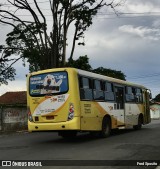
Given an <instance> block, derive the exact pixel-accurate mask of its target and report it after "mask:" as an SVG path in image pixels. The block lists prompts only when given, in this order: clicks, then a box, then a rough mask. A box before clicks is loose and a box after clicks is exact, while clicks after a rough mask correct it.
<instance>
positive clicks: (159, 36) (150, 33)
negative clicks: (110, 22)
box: [119, 25, 160, 41]
mask: <svg viewBox="0 0 160 169" xmlns="http://www.w3.org/2000/svg"><path fill="white" fill-rule="evenodd" d="M119 30H120V31H121V32H123V33H128V34H130V35H133V36H138V37H140V38H144V39H147V40H151V41H158V40H160V29H157V28H149V27H144V26H138V27H134V26H133V25H123V26H120V27H119Z"/></svg>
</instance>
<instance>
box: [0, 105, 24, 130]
mask: <svg viewBox="0 0 160 169" xmlns="http://www.w3.org/2000/svg"><path fill="white" fill-rule="evenodd" d="M0 112H1V130H2V131H17V130H18V131H19V130H26V129H27V108H26V106H14V105H12V106H1V111H0Z"/></svg>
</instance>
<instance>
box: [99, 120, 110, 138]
mask: <svg viewBox="0 0 160 169" xmlns="http://www.w3.org/2000/svg"><path fill="white" fill-rule="evenodd" d="M110 133H111V120H110V118H109V117H104V118H103V121H102V130H101V131H100V133H99V136H100V137H101V138H106V137H108V136H109V135H110Z"/></svg>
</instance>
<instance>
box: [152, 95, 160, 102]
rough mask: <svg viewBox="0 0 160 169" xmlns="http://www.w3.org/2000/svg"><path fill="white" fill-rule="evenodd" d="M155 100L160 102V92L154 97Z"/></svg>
mask: <svg viewBox="0 0 160 169" xmlns="http://www.w3.org/2000/svg"><path fill="white" fill-rule="evenodd" d="M153 101H155V102H160V94H158V95H157V96H156V97H155V98H154V99H153Z"/></svg>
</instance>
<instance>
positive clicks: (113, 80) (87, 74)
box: [29, 67, 147, 89]
mask: <svg viewBox="0 0 160 169" xmlns="http://www.w3.org/2000/svg"><path fill="white" fill-rule="evenodd" d="M67 70H75V71H76V72H77V73H78V74H79V75H83V76H88V77H92V78H96V79H102V80H107V81H109V82H113V83H117V84H123V85H127V86H134V87H139V88H144V89H147V88H146V87H145V86H143V85H139V84H135V83H132V82H128V81H125V80H120V79H116V78H112V77H109V76H104V75H100V74H97V73H92V72H88V71H85V70H81V69H77V68H71V67H64V68H53V69H46V70H40V71H37V72H33V73H30V74H29V75H31V76H32V75H36V74H40V73H48V72H52V71H67Z"/></svg>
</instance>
